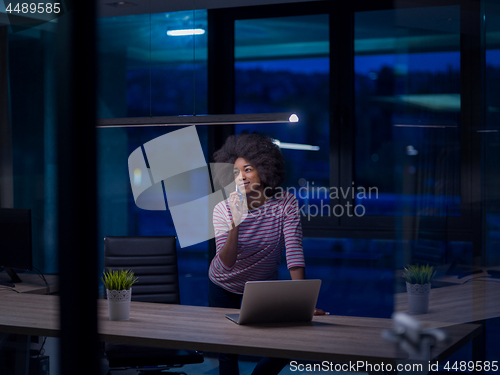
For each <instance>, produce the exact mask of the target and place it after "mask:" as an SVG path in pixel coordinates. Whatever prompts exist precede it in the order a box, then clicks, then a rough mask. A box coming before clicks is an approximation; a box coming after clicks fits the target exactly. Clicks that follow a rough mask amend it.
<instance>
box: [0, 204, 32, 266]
mask: <svg viewBox="0 0 500 375" xmlns="http://www.w3.org/2000/svg"><path fill="white" fill-rule="evenodd" d="M0 266H2V267H4V268H14V269H18V270H32V269H33V256H32V251H31V210H28V209H19V208H0Z"/></svg>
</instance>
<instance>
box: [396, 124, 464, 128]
mask: <svg viewBox="0 0 500 375" xmlns="http://www.w3.org/2000/svg"><path fill="white" fill-rule="evenodd" d="M394 126H396V127H398V128H456V127H457V126H456V125H412V124H394Z"/></svg>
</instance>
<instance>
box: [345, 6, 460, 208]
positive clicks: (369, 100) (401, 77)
mask: <svg viewBox="0 0 500 375" xmlns="http://www.w3.org/2000/svg"><path fill="white" fill-rule="evenodd" d="M442 20H445V21H446V22H441V21H442ZM354 70H355V82H354V85H355V126H356V130H355V150H356V151H355V168H354V170H355V176H354V180H355V183H356V186H359V187H365V188H366V187H368V186H369V187H377V188H378V191H379V194H378V197H377V198H376V199H365V198H364V197H360V196H358V197H357V202H358V203H362V204H363V205H364V206H365V208H366V214H367V215H424V216H425V215H429V216H436V215H438V216H450V215H452V216H458V215H460V203H461V200H460V173H459V171H460V145H459V140H460V139H459V130H460V12H459V8H458V6H446V7H432V8H418V9H414V8H412V9H398V10H397V11H395V10H383V11H371V12H360V13H357V14H356V15H355V60H354Z"/></svg>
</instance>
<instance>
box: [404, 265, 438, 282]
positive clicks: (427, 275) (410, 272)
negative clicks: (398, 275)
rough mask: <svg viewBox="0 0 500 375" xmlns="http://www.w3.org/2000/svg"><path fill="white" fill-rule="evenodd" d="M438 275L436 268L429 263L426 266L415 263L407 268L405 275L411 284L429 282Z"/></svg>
mask: <svg viewBox="0 0 500 375" xmlns="http://www.w3.org/2000/svg"><path fill="white" fill-rule="evenodd" d="M434 276H436V270H435V269H434V267H433V266H429V265H428V264H427V265H425V266H422V265H419V264H415V265H411V266H408V267H406V268H405V270H404V272H403V277H404V278H405V279H406V281H407V282H409V283H410V284H428V283H430V282H431V281H432V279H433V278H434Z"/></svg>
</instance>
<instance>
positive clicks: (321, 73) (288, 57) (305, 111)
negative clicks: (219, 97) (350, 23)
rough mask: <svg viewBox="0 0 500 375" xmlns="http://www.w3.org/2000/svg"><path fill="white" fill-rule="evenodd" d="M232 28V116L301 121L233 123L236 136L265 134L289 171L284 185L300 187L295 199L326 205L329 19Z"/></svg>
mask: <svg viewBox="0 0 500 375" xmlns="http://www.w3.org/2000/svg"><path fill="white" fill-rule="evenodd" d="M234 28H235V31H234V33H235V38H234V59H235V65H234V69H235V93H236V94H235V110H236V113H272V112H295V113H297V115H298V117H299V122H297V123H289V124H286V125H283V124H270V125H253V126H252V125H237V126H236V133H240V132H242V131H248V132H250V133H251V132H253V131H257V132H263V133H265V134H267V135H268V136H270V137H272V138H274V139H276V140H277V141H279V144H280V147H281V149H282V152H283V155H284V156H285V160H286V168H287V169H286V177H285V178H286V179H285V182H284V184H283V187H284V188H287V189H291V190H294V191H296V192H297V191H299V189H300V191H301V192H302V194H296V197H297V199H298V200H299V202H300V203H301V204H304V205H305V206H306V208H305V209H306V212H307V210H308V208H307V207H308V205H309V204H313V203H318V202H320V200H324V203H325V204H328V202H329V197H328V194H325V193H324V191H327V189H328V187H329V186H330V163H329V153H330V141H329V137H330V130H329V129H330V126H329V124H330V116H329V110H328V108H329V98H330V88H329V83H328V82H329V76H330V46H329V17H328V15H326V14H320V15H311V16H297V17H278V18H264V19H248V20H237V21H235V24H234ZM320 188H322V189H320ZM318 191H319V192H318Z"/></svg>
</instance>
